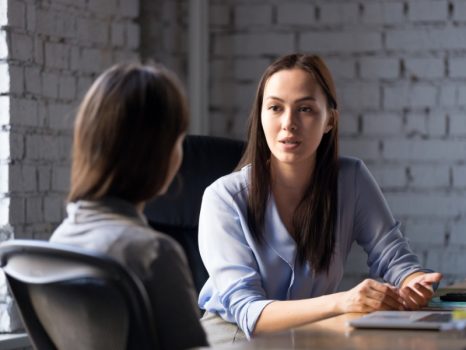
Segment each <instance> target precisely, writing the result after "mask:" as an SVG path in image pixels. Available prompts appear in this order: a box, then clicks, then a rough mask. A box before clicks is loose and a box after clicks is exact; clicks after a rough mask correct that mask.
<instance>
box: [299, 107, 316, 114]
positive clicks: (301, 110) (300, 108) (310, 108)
mask: <svg viewBox="0 0 466 350" xmlns="http://www.w3.org/2000/svg"><path fill="white" fill-rule="evenodd" d="M298 110H299V111H300V112H304V113H312V112H314V109H313V108H312V107H299V109H298Z"/></svg>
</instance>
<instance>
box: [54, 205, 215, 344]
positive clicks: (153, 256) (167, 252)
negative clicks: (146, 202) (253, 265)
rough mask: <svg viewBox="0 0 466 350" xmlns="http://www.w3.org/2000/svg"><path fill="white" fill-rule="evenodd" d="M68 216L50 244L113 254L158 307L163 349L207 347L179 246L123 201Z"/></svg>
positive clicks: (75, 208) (80, 208)
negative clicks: (131, 272) (143, 286)
mask: <svg viewBox="0 0 466 350" xmlns="http://www.w3.org/2000/svg"><path fill="white" fill-rule="evenodd" d="M67 212H68V217H67V218H66V219H65V220H64V221H63V223H62V224H61V225H60V226H59V227H58V228H57V229H56V230H55V232H54V233H53V235H52V237H51V238H50V240H51V241H52V242H57V243H63V244H70V245H73V246H78V247H81V248H85V249H89V250H93V251H97V252H100V253H104V254H107V255H109V256H111V257H112V258H114V259H116V260H118V261H119V262H120V263H122V264H123V265H124V266H126V267H127V268H129V269H131V270H132V271H133V272H134V273H136V275H138V276H139V277H140V278H141V280H142V281H143V283H144V285H145V286H146V289H147V292H148V295H149V298H150V301H151V303H152V308H153V310H152V311H153V314H154V317H155V323H156V327H157V329H158V338H159V342H160V346H161V347H160V349H186V348H189V347H194V346H203V345H206V337H205V333H204V330H203V329H202V326H201V324H200V322H199V309H198V307H197V303H196V292H195V290H194V286H193V282H192V278H191V274H190V270H189V267H188V265H187V261H186V257H185V255H184V253H183V251H182V248H181V247H180V246H179V245H178V243H176V242H175V241H174V240H173V239H171V238H170V237H168V236H166V235H164V234H161V233H159V232H156V231H154V230H152V229H151V228H150V227H149V226H148V224H147V220H146V218H145V217H144V215H142V214H141V213H139V212H138V211H137V210H136V208H135V207H134V205H132V204H130V203H128V202H125V201H122V200H119V199H115V198H111V199H110V198H108V199H105V200H103V201H100V202H91V201H78V202H76V203H70V204H68V206H67ZM180 335H182V336H180Z"/></svg>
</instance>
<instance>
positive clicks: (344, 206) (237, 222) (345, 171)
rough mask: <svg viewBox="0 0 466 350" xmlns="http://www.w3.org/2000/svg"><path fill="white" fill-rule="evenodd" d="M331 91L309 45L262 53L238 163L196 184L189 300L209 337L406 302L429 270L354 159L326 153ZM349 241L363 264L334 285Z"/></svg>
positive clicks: (333, 101)
mask: <svg viewBox="0 0 466 350" xmlns="http://www.w3.org/2000/svg"><path fill="white" fill-rule="evenodd" d="M338 119H339V111H338V102H337V96H336V91H335V86H334V83H333V79H332V77H331V74H330V71H329V70H328V68H327V67H326V65H325V63H324V62H323V60H322V59H321V58H320V57H318V56H312V55H303V54H292V55H288V56H284V57H281V58H279V59H278V60H276V61H275V62H274V63H272V64H271V65H270V66H269V67H268V68H267V69H266V71H265V73H264V74H263V76H262V79H261V81H260V83H259V86H258V89H257V94H256V98H255V102H254V105H253V108H252V112H251V116H250V124H249V134H248V144H247V148H246V151H245V154H244V156H243V159H242V161H241V163H240V165H239V167H238V171H236V172H234V173H233V174H230V175H227V176H225V177H223V178H221V179H219V180H217V181H216V182H215V183H213V184H212V185H211V186H209V187H208V188H207V189H206V191H205V193H204V198H203V202H202V209H201V215H200V221H199V246H200V251H201V256H202V259H203V261H204V264H205V266H206V268H207V270H208V272H209V275H210V277H209V279H208V281H207V282H206V284H205V285H204V287H203V289H202V291H201V293H200V297H199V305H200V307H201V308H203V309H205V310H206V314H205V315H204V317H203V323H204V328H205V329H206V331H207V333H208V336H209V339H210V341H211V343H220V342H231V341H232V340H233V341H234V340H235V339H239V338H241V337H244V335H245V336H246V337H247V338H249V337H251V336H252V335H254V334H257V333H264V332H271V331H279V330H283V329H287V328H290V327H295V326H299V325H302V324H304V323H307V322H311V321H314V320H317V319H320V318H324V317H330V316H333V315H337V314H340V313H345V312H369V311H373V310H389V309H397V310H402V309H417V308H419V307H421V306H424V305H425V304H426V303H427V302H428V300H429V299H430V298H431V297H432V295H433V288H432V285H433V284H434V283H437V282H438V281H439V280H440V279H441V275H440V274H439V273H432V272H431V271H430V270H426V269H423V268H422V267H421V266H420V264H419V261H418V259H417V257H416V256H415V255H414V254H413V252H412V251H411V249H410V247H409V245H408V243H407V241H406V240H405V239H404V237H403V235H402V234H401V232H400V230H399V226H400V225H399V223H398V222H396V221H395V220H394V218H393V216H392V214H391V212H390V210H389V208H388V206H387V203H386V201H385V199H384V197H383V195H382V193H381V191H380V189H379V187H378V186H377V184H376V182H375V180H374V179H373V177H372V176H371V174H370V173H369V171H368V169H367V168H366V166H365V165H364V163H363V162H362V161H361V160H358V159H356V158H349V157H339V155H338ZM354 241H356V242H357V243H358V244H359V245H361V246H362V247H363V248H364V250H365V251H366V253H367V254H368V265H369V268H370V275H371V277H374V278H380V279H382V280H383V281H384V282H385V283H384V282H378V281H376V280H374V279H366V280H365V281H363V282H361V283H360V284H359V285H357V286H356V287H354V288H352V289H351V290H348V291H345V292H337V288H338V285H339V283H340V281H341V279H342V276H343V270H344V265H345V264H346V263H347V261H346V259H347V256H348V253H349V251H350V249H351V245H352V244H353V242H354Z"/></svg>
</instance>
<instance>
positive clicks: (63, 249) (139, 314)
mask: <svg viewBox="0 0 466 350" xmlns="http://www.w3.org/2000/svg"><path fill="white" fill-rule="evenodd" d="M0 264H1V267H2V269H3V271H4V272H5V276H6V279H7V282H8V285H9V287H10V291H11V293H12V294H13V297H14V299H15V300H16V302H17V305H18V309H19V311H20V314H21V318H22V320H23V323H24V326H25V327H26V329H27V332H28V334H29V337H30V338H31V341H32V343H33V344H34V347H35V348H36V349H39V350H54V349H66V350H69V349H96V350H97V349H99V350H101V349H112V350H114V349H151V350H154V349H157V334H156V328H155V325H154V321H153V317H152V311H151V310H152V308H151V305H150V301H149V298H148V296H147V293H146V289H145V287H144V285H143V284H142V282H141V281H140V279H139V278H138V277H137V276H135V275H134V274H133V273H132V272H131V271H129V270H127V269H126V268H124V267H123V266H122V265H121V264H119V263H118V262H117V261H116V260H114V259H112V258H109V257H107V256H104V255H100V254H93V253H90V252H88V251H84V250H82V249H78V248H74V247H70V246H65V245H61V244H54V243H50V242H45V241H33V240H12V241H7V242H4V243H2V244H0Z"/></svg>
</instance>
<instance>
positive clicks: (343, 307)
mask: <svg viewBox="0 0 466 350" xmlns="http://www.w3.org/2000/svg"><path fill="white" fill-rule="evenodd" d="M339 299H340V300H339V302H338V304H339V305H338V308H339V309H340V311H341V312H342V313H346V312H371V311H376V310H404V307H403V299H402V298H401V297H400V295H399V293H398V289H397V288H395V287H393V286H391V285H388V284H385V283H380V282H377V281H375V280H373V279H366V280H364V281H362V282H361V283H359V284H358V285H357V286H355V287H354V288H352V289H350V290H348V291H346V292H342V293H341V298H339Z"/></svg>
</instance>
